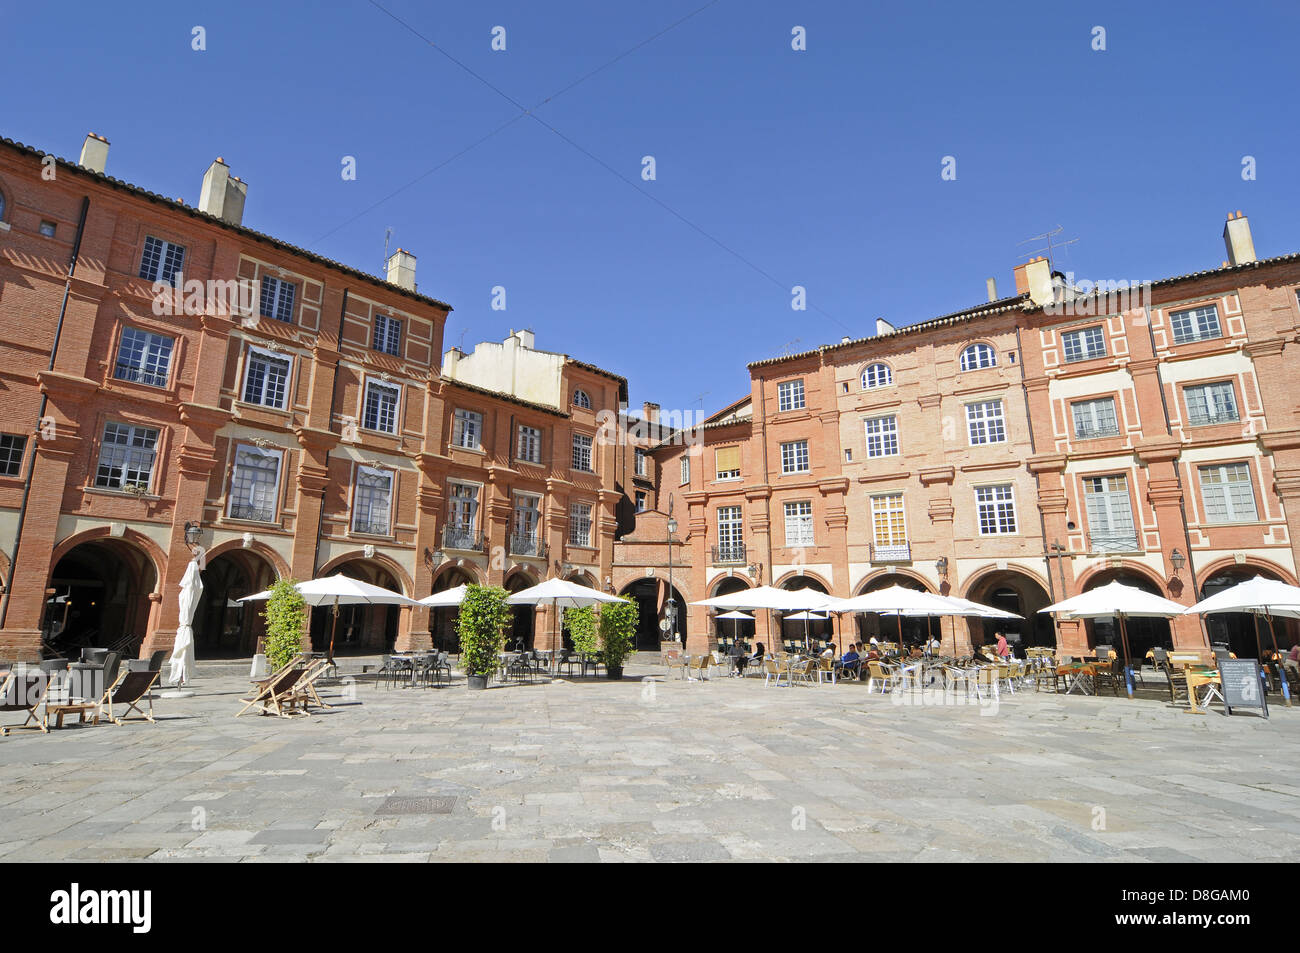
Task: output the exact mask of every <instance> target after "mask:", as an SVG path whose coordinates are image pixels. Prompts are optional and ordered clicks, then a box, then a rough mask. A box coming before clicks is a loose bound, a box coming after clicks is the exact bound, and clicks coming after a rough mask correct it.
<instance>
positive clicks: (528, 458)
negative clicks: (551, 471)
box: [515, 424, 542, 463]
mask: <svg viewBox="0 0 1300 953" xmlns="http://www.w3.org/2000/svg"><path fill="white" fill-rule="evenodd" d="M515 454H516V456H515V459H516V460H519V461H521V462H523V463H541V462H542V429H541V428H540V427H534V426H533V425H532V424H519V426H518V427H517V428H516V430H515Z"/></svg>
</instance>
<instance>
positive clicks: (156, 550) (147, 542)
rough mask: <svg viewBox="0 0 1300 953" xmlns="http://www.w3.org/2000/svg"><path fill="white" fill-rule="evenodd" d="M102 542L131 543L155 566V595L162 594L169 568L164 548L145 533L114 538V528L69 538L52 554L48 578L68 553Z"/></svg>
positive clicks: (56, 547) (105, 528)
mask: <svg viewBox="0 0 1300 953" xmlns="http://www.w3.org/2000/svg"><path fill="white" fill-rule="evenodd" d="M101 540H108V541H110V542H111V541H113V540H120V541H122V542H125V543H129V544H131V545H132V546H134V547H135V548H136V549H138V550H140V552H141V553H143V554H144V557H145V558H146V559H148V560H149V562H150V564H151V565H152V566H153V574H154V593H155V594H158V593H161V591H162V584H163V579H164V576H165V568H166V566H167V554H166V553H165V552H163V549H162V547H161V546H159V545H158V544H157V543H155V542H154V541H153V540H152V539H150V538H149V537H148V536H146V535H144V533H141V532H139V531H137V530H134V529H127V531H126V532H125V533H123V534H122V535H121V536H114V535H113V530H112V527H110V526H96V527H94V528H93V529H88V530H85V531H84V532H81V533H77V534H76V535H74V536H69V537H68V538H67V539H65V540H63V541H61V542H60V543H59V544H58V545H56V546H55V547H54V551H53V552H51V553H50V565H49V569H48V570H47V571H46V576H49V574H50V573H53V572H54V567H55V566H57V565H58V564H59V560H60V559H62V558H63V557H64V556H66V555H68V553H70V552H72V551H73V550H74V549H76V548H77V547H78V546H80V545H81V544H82V543H91V542H97V541H101Z"/></svg>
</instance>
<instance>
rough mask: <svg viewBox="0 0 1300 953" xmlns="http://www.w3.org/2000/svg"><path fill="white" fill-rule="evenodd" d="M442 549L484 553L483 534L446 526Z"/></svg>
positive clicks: (443, 530) (443, 531)
mask: <svg viewBox="0 0 1300 953" xmlns="http://www.w3.org/2000/svg"><path fill="white" fill-rule="evenodd" d="M442 548H443V549H458V550H461V551H462V552H470V553H481V552H483V551H484V550H483V534H482V533H476V532H474V531H473V530H471V529H465V528H462V527H460V526H444V527H443V528H442Z"/></svg>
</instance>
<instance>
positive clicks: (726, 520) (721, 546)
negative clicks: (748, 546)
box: [718, 506, 745, 562]
mask: <svg viewBox="0 0 1300 953" xmlns="http://www.w3.org/2000/svg"><path fill="white" fill-rule="evenodd" d="M718 557H719V559H720V560H722V561H723V562H730V561H735V560H741V559H744V558H745V533H744V530H743V529H742V527H741V524H740V507H739V506H719V507H718Z"/></svg>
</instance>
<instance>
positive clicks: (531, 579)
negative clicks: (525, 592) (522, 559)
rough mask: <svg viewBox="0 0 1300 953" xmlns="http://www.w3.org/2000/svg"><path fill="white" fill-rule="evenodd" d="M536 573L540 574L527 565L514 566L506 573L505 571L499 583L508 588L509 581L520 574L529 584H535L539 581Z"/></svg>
mask: <svg viewBox="0 0 1300 953" xmlns="http://www.w3.org/2000/svg"><path fill="white" fill-rule="evenodd" d="M538 575H540V574H539V573H538V572H537V571H536V570H535V569H530V568H529V567H528V566H514V567H512V568H511V570H510V571H509V572H508V573H506V575H505V578H504V579H502V580H501V585H503V586H505V587H507V588H509V586H510V583H512V582H513V581H514V580H516V579H518V578H519V577H520V576H523V577H524V578H525V579H526V580H528V585H529V586H535V585H537V584H538V583H539V582H541V580H540V579H538V578H537V577H538Z"/></svg>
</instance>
